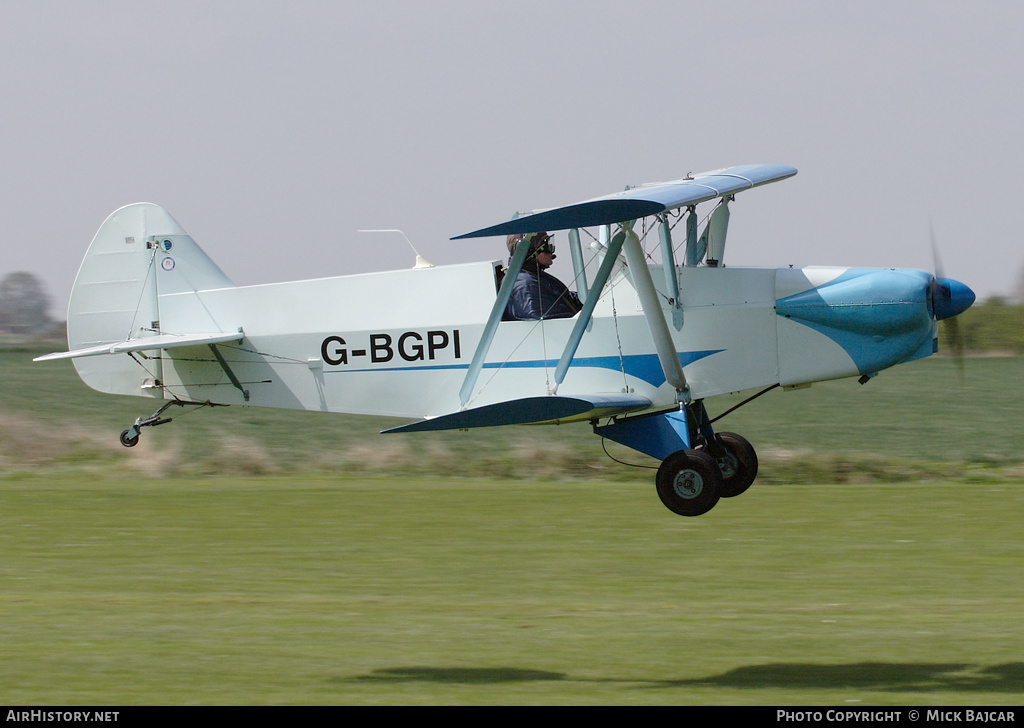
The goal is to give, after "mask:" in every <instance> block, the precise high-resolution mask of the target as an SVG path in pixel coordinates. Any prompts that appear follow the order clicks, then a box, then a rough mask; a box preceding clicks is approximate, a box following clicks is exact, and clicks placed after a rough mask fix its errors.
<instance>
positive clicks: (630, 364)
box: [326, 349, 725, 387]
mask: <svg viewBox="0 0 1024 728" xmlns="http://www.w3.org/2000/svg"><path fill="white" fill-rule="evenodd" d="M721 351H725V350H724V349H710V350H707V351H687V352H682V353H680V354H679V363H680V364H682V365H683V366H684V367H685V366H687V365H689V364H692V363H693V362H695V361H700V360H701V359H703V358H705V357H708V356H711V355H712V354H717V353H719V352H721ZM556 366H558V360H557V359H547V360H544V359H531V360H527V361H508V362H490V363H487V364H484V367H483V368H484V369H543V368H545V367H550V368H552V369H553V368H555V367H556ZM572 367H596V368H599V369H612V370H614V371H625V372H626V374H628V375H630V376H632V377H636V378H637V379H642V380H643V381H645V382H647V383H648V384H650V385H651V386H654V387H660V386H661V385H662V384H664V383H665V373H664V372H663V371H662V369H661V362H659V361H658V355H657V354H627V355H625V356H623V357H622V358H621V359H620V358H619V357H617V356H589V357H578V358H576V359H573V360H572ZM468 368H469V365H468V364H431V365H425V366H411V367H378V368H372V369H330V370H327V371H326V373H327V374H339V373H342V372H412V371H430V370H440V369H468Z"/></svg>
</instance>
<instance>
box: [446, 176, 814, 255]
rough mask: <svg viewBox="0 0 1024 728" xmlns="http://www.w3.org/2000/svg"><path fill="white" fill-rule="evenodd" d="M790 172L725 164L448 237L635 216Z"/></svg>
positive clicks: (556, 227)
mask: <svg viewBox="0 0 1024 728" xmlns="http://www.w3.org/2000/svg"><path fill="white" fill-rule="evenodd" d="M794 174H796V169H794V168H793V167H786V166H784V165H781V164H749V165H745V166H742V167H729V168H727V169H719V170H715V171H714V172H704V173H703V174H695V175H692V176H690V177H686V178H685V179H679V180H674V181H672V182H659V183H656V184H648V185H641V186H639V187H634V188H632V189H628V190H626V191H625V192H616V193H615V194H611V195H605V196H603V197H597V198H594V199H593V200H587V201H585V202H580V203H578V204H575V205H568V206H566V207H557V208H554V209H551V210H544V211H542V212H536V213H534V214H532V215H525V216H522V217H517V218H516V219H515V220H509V221H508V222H503V223H500V224H498V225H492V226H491V227H487V228H482V229H480V230H476V231H474V232H471V233H466V234H464V235H459V236H457V237H454V238H452V240H459V239H462V238H486V237H491V236H496V235H515V234H519V233H536V232H541V231H549V232H550V231H553V230H568V229H570V228H585V227H595V226H598V225H612V224H614V223H619V222H625V221H626V220H639V219H640V218H642V217H647V216H648V215H657V214H659V213H662V212H665V211H667V210H674V209H676V208H678V207H684V206H689V205H697V204H700V203H701V202H707V201H708V200H713V199H715V198H717V197H724V196H725V195H733V194H736V193H737V192H742V191H743V190H749V189H751V188H753V187H759V186H760V185H764V184H768V183H769V182H777V181H778V180H782V179H786V178H787V177H792V176H793V175H794Z"/></svg>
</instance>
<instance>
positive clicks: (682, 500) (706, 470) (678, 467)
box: [655, 450, 722, 516]
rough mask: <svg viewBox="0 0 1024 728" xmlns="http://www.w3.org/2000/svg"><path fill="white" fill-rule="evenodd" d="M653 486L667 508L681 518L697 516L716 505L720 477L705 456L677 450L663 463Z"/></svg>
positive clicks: (708, 457) (715, 467)
mask: <svg viewBox="0 0 1024 728" xmlns="http://www.w3.org/2000/svg"><path fill="white" fill-rule="evenodd" d="M655 482H656V483H657V485H658V496H659V497H660V498H661V502H662V503H664V504H665V507H666V508H668V509H669V510H670V511H672V512H673V513H678V514H679V515H680V516H699V515H701V514H702V513H707V512H708V511H710V510H711V509H712V508H714V507H715V503H717V502H718V497H719V491H720V490H721V488H722V474H721V472H720V471H719V470H718V464H717V463H716V462H715V459H714V458H713V457H711V456H710V455H708V454H707V453H704V452H701V451H700V450H679V451H678V452H674V453H672V454H671V455H669V456H668V457H667V458H665V460H664V461H662V463H661V467H660V468H658V476H657V478H656V481H655Z"/></svg>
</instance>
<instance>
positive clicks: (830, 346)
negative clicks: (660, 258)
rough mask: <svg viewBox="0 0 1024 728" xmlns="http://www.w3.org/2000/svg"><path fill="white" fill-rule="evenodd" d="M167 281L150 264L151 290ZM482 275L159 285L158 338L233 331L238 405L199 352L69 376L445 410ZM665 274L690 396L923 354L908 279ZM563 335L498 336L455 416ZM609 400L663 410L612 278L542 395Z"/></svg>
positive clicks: (922, 318) (474, 267)
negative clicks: (674, 301)
mask: <svg viewBox="0 0 1024 728" xmlns="http://www.w3.org/2000/svg"><path fill="white" fill-rule="evenodd" d="M181 267H182V266H181V265H180V264H179V265H178V266H177V267H176V268H175V269H173V270H169V271H168V270H164V269H163V268H158V269H157V275H158V281H159V279H161V278H163V277H168V276H171V275H173V274H174V270H179V269H180V268H181ZM499 268H500V265H499V264H498V263H496V262H482V263H473V264H466V265H453V266H442V267H436V268H427V269H413V270H404V271H393V272H384V273H372V274H363V275H354V276H342V277H335V278H324V279H318V280H308V281H297V282H291V283H279V284H269V285H258V286H247V287H221V288H214V289H208V290H199V291H188V290H176V288H175V287H174V286H168V285H160V286H158V289H159V290H171V291H175V292H171V293H167V294H159V295H158V296H157V308H158V312H159V315H158V319H159V326H160V330H161V331H164V332H188V331H195V330H197V327H199V329H201V330H207V329H214V330H221V331H234V330H238V329H241V330H242V331H243V332H244V339H242V341H241V343H239V344H237V345H236V344H222V345H221V347H220V348H221V350H222V352H223V354H224V356H225V358H226V360H227V362H228V363H229V365H230V367H231V368H232V370H233V371H234V374H235V375H236V377H237V379H238V380H239V381H240V382H242V383H243V384H244V388H245V389H246V390H247V392H248V400H245V399H244V398H243V397H242V393H241V391H240V389H239V388H238V387H235V386H232V384H231V382H230V381H229V380H228V378H227V376H226V374H225V372H224V370H223V368H222V366H221V364H219V363H218V362H217V361H216V360H215V359H214V357H213V356H212V355H211V354H210V352H209V351H207V350H206V348H205V347H195V348H186V349H176V350H173V351H165V352H163V353H162V354H159V355H157V356H154V357H152V358H150V359H149V360H147V366H148V367H149V370H148V371H145V370H143V369H142V368H140V367H137V366H135V365H134V364H132V363H131V362H130V361H129V362H128V364H130V365H131V366H128V367H126V371H130V372H131V374H130V375H129V377H130V379H127V380H126V379H125V378H124V377H112V376H103V377H96V376H93V377H90V372H89V367H90V366H93V365H101V366H102V365H109V364H110V363H111V362H109V361H97V360H96V359H84V360H76V365H78V366H79V367H80V371H82V374H83V378H85V379H86V381H87V382H89V383H90V384H91V385H92V386H95V387H97V388H100V389H104V391H110V389H109V387H110V384H111V383H115V384H114V387H115V389H116V390H118V391H119V392H120V393H123V394H143V393H145V394H157V392H160V393H162V395H163V396H164V397H167V398H170V397H177V398H180V399H184V400H189V401H198V402H205V401H211V402H217V403H223V404H248V405H254V406H268V407H284V408H294V409H305V410H320V411H325V412H347V413H354V414H374V415H387V416H396V417H412V418H418V417H432V416H437V415H441V414H445V413H449V412H453V411H456V410H458V409H459V408H460V401H459V389H460V387H461V386H462V383H463V381H464V379H465V377H466V372H467V369H468V366H469V362H470V360H471V358H472V356H473V354H474V351H475V350H476V347H477V345H478V343H479V341H480V336H481V332H482V330H483V327H484V324H485V322H486V320H487V317H488V315H489V313H490V310H491V307H492V306H493V304H494V301H495V298H496V271H497V270H498V269H499ZM654 268H656V266H655V267H654ZM653 272H654V276H653V277H654V280H655V281H660V280H661V276H660V275H659V274H658V272H657V270H654V271H653ZM678 278H679V289H680V291H681V303H682V321H681V324H682V325H681V326H680V327H678V328H676V327H675V326H670V332H671V335H672V339H673V342H674V345H675V348H676V351H677V352H678V354H679V357H680V361H681V363H682V364H683V367H684V373H685V375H686V380H687V384H688V386H689V388H690V393H691V395H692V396H693V397H694V398H704V397H711V396H714V395H717V394H723V393H727V392H735V391H741V390H745V389H751V388H756V387H764V386H768V385H771V384H781V385H784V386H796V385H802V384H806V383H810V382H815V381H820V380H826V379H836V378H841V377H850V376H858V375H862V374H872V373H874V372H877V371H879V370H881V369H884V368H886V367H889V366H892V365H894V364H897V363H899V362H902V361H907V360H910V359H914V358H919V357H921V356H927V355H928V354H930V353H932V352H933V351H934V339H935V324H934V321H933V320H932V317H931V314H930V313H929V308H928V306H929V304H928V299H927V287H928V282H929V280H930V279H931V276H930V274H928V273H925V272H923V271H894V270H890V269H880V270H864V269H845V268H803V269H794V268H781V269H761V268H756V269H755V268H733V267H728V268H725V267H721V268H705V267H696V268H686V267H681V268H679V269H678ZM179 288H180V287H179ZM662 299H663V300H664V301H665V311H664V313H665V315H666V317H667V318H668V320H669V321H672V320H673V319H672V313H671V311H670V310H669V308H670V307H669V304H668V301H667V298H666V297H665V296H662ZM200 320H201V322H200ZM573 324H574V321H573V320H572V319H555V320H547V321H505V322H502V323H501V324H500V325H499V327H498V331H497V334H496V335H495V338H494V341H493V343H492V344H491V346H490V349H489V351H488V355H487V358H486V360H485V363H484V366H483V370H482V372H481V375H480V377H479V380H478V383H477V385H476V387H475V388H474V391H473V395H472V397H471V400H470V401H469V402H468V403H467V406H470V407H474V406H481V405H486V404H491V403H494V402H500V401H505V400H509V399H516V398H522V397H530V396H538V395H544V394H549V393H551V388H552V375H553V371H554V368H555V365H556V364H557V362H558V359H559V356H560V355H561V353H562V350H563V348H564V346H565V343H566V341H567V339H568V338H569V334H570V331H571V329H572V327H573ZM122 358H124V357H119V359H122ZM107 359H109V357H108V358H107ZM122 365H123V363H122ZM83 366H84V367H85V369H84V370H83V369H82V367H83ZM97 385H99V386H97ZM618 392H628V393H635V394H639V395H641V396H644V397H646V398H648V399H650V400H651V402H652V407H654V408H657V407H664V406H669V405H671V404H672V403H673V402H675V401H676V391H675V389H674V388H673V387H672V386H671V385H669V384H667V383H666V381H665V376H664V374H663V371H662V368H661V366H660V363H659V360H658V357H657V355H656V352H655V348H654V345H653V342H652V338H651V333H650V330H649V328H648V325H647V322H646V320H645V318H644V315H643V312H642V310H641V307H640V301H639V298H638V296H637V293H636V290H635V288H634V286H633V285H632V281H631V277H630V274H629V271H628V269H626V268H625V267H624V266H620V268H619V270H617V272H616V273H615V274H614V275H613V277H612V279H611V281H610V284H609V285H608V286H607V287H606V288H605V290H604V292H603V294H602V296H601V298H600V301H599V302H598V304H597V307H596V309H595V311H594V317H593V322H592V327H591V329H590V330H588V331H587V333H586V334H585V335H584V336H583V339H582V342H581V343H580V346H579V349H578V350H577V352H576V354H575V356H574V358H573V363H572V366H571V367H570V369H569V371H568V374H567V375H566V378H565V380H564V382H563V383H562V384H561V385H560V386H559V387H558V394H560V395H568V396H571V395H573V394H576V393H580V394H595V393H618Z"/></svg>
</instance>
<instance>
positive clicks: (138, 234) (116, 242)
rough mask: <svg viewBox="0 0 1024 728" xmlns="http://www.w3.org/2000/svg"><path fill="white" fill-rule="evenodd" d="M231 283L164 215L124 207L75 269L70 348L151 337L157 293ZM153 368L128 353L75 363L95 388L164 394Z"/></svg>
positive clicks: (147, 207)
mask: <svg viewBox="0 0 1024 728" xmlns="http://www.w3.org/2000/svg"><path fill="white" fill-rule="evenodd" d="M231 285H233V284H232V283H231V281H230V280H229V279H228V278H227V276H225V275H224V273H223V272H222V271H221V270H220V269H219V268H218V267H217V266H216V265H215V264H214V263H213V261H211V260H210V259H209V258H208V257H207V256H206V254H205V253H203V251H202V250H200V249H199V246H197V245H196V244H195V241H193V240H192V238H190V237H189V236H188V234H187V233H186V232H185V231H184V230H183V229H182V228H181V226H180V225H178V223H177V222H175V220H174V218H172V217H171V216H170V215H169V214H167V211H166V210H164V209H163V208H161V207H159V206H158V205H154V204H151V203H147V202H140V203H136V204H133V205H128V206H126V207H122V208H121V209H119V210H116V211H115V212H114V213H112V214H111V215H110V217H108V218H107V219H106V221H104V223H103V224H102V225H101V226H100V229H99V230H98V231H97V233H96V237H94V238H93V241H92V244H91V245H90V246H89V250H88V252H86V254H85V259H84V260H83V261H82V266H81V268H80V269H79V271H78V277H77V278H76V279H75V286H74V288H73V289H72V291H71V302H70V304H69V306H68V347H69V349H72V350H75V349H86V348H88V347H92V346H97V345H101V344H113V343H117V342H122V341H125V340H134V339H143V338H146V337H151V336H157V335H159V334H160V333H161V322H160V305H159V296H160V294H161V293H165V294H166V293H182V292H187V291H190V290H191V291H194V290H198V289H200V288H224V287H229V286H231ZM165 288H166V289H168V290H163V289H165ZM175 333H185V332H175ZM159 365H160V362H159V359H149V360H146V361H145V366H143V365H140V363H139V361H136V360H133V359H132V358H131V357H130V356H128V355H117V356H99V357H88V358H81V359H76V360H75V368H76V369H77V370H78V374H79V376H81V377H82V380H83V381H84V382H85V383H86V384H88V385H89V386H90V387H92V388H93V389H97V390H99V391H101V392H110V393H113V394H131V395H142V396H155V397H162V396H163V392H162V390H161V389H160V388H159V387H154V386H152V385H154V384H157V383H158V382H159V380H160V377H161V372H160V368H159ZM147 385H150V386H147Z"/></svg>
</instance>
